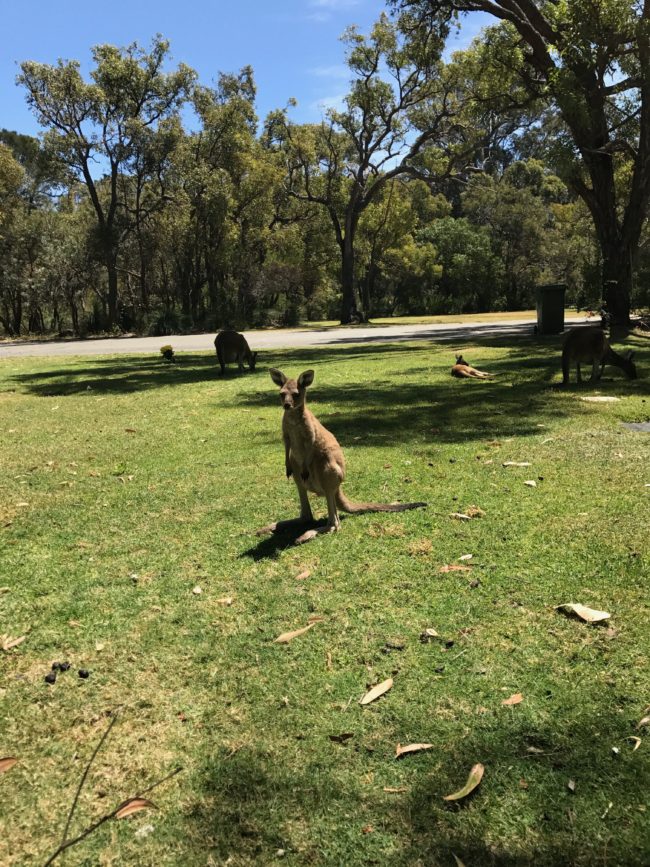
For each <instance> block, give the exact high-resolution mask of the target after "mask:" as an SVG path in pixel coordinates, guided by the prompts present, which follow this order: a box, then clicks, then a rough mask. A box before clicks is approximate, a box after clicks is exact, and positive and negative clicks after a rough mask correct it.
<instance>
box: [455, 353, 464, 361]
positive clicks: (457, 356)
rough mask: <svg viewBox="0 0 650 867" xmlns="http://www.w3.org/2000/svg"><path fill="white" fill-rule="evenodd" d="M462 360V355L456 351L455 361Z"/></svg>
mask: <svg viewBox="0 0 650 867" xmlns="http://www.w3.org/2000/svg"><path fill="white" fill-rule="evenodd" d="M462 360H463V356H462V355H458V353H456V361H462Z"/></svg>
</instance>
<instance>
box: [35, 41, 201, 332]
mask: <svg viewBox="0 0 650 867" xmlns="http://www.w3.org/2000/svg"><path fill="white" fill-rule="evenodd" d="M168 52H169V43H168V42H167V41H166V40H164V39H163V38H162V37H160V36H158V37H156V38H155V39H154V41H153V44H152V47H151V51H150V52H148V53H147V52H146V51H144V50H143V49H141V48H140V47H138V45H137V44H136V43H133V44H132V45H129V46H128V47H127V48H117V47H115V46H113V45H98V46H96V47H95V48H93V50H92V56H93V60H94V62H95V68H94V69H93V70H92V72H91V79H92V83H88V82H86V81H84V79H83V78H82V76H81V73H80V71H79V63H78V62H76V61H62V60H60V61H59V62H58V64H57V65H56V66H51V65H48V64H44V63H36V62H35V61H27V62H25V63H23V64H21V69H22V72H21V74H20V75H19V76H18V82H19V83H20V84H22V85H23V86H24V87H25V88H26V89H27V102H28V104H29V105H30V107H31V108H32V110H33V111H34V113H35V114H36V117H37V118H38V120H39V123H41V125H42V126H44V127H45V128H46V129H47V133H46V137H45V140H46V143H47V146H48V147H49V148H50V149H51V151H52V152H53V154H55V155H56V157H58V158H59V159H60V160H61V161H62V162H63V163H64V164H65V165H67V166H68V167H69V168H70V170H71V171H72V172H73V173H74V174H75V175H76V176H78V177H79V178H80V179H81V180H83V182H84V183H85V184H86V186H87V188H88V194H89V196H90V200H91V202H92V205H93V208H94V211H95V216H96V219H97V232H98V242H99V248H100V250H101V255H102V260H103V264H104V266H105V268H106V275H107V281H108V292H107V308H108V326H109V327H112V326H114V325H116V324H117V320H118V257H119V252H120V232H119V219H118V218H119V216H120V215H119V208H120V201H121V195H120V190H119V179H120V175H121V174H123V173H125V174H129V173H130V172H131V170H132V168H133V164H134V162H136V161H137V160H138V158H139V147H140V146H141V145H142V143H143V141H146V139H147V136H146V134H145V133H146V132H148V131H151V130H154V129H156V128H157V127H158V126H159V125H160V124H161V123H162V122H164V121H165V120H166V119H168V118H170V117H173V116H175V115H177V114H178V112H179V110H180V107H181V105H182V103H183V101H184V100H185V98H186V97H187V94H188V91H189V88H190V86H191V84H192V82H193V81H194V78H195V73H194V72H193V71H192V70H191V69H190V68H189V67H187V66H185V65H184V64H181V65H180V66H179V67H178V69H177V70H176V71H174V72H171V73H166V72H164V71H163V65H164V63H165V60H166V59H167V56H168ZM96 165H99V166H101V167H105V168H106V181H107V183H105V184H100V183H99V182H98V180H97V178H96V177H95V175H94V172H95V171H96V168H95V167H96Z"/></svg>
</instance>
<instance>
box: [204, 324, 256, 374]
mask: <svg viewBox="0 0 650 867" xmlns="http://www.w3.org/2000/svg"><path fill="white" fill-rule="evenodd" d="M214 345H215V348H216V350H217V358H218V359H219V364H220V365H221V373H222V374H223V373H225V372H226V364H228V363H229V362H231V361H236V362H237V364H238V365H239V372H240V373H243V372H244V360H246V361H247V362H248V366H249V368H250V369H251V370H255V362H256V361H257V352H251V350H250V347H249V345H248V343H247V342H246V338H245V337H244V335H243V334H239V333H238V332H237V331H220V332H219V333H218V334H217V336H216V337H215V338H214Z"/></svg>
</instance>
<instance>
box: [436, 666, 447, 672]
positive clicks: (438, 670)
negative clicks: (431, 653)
mask: <svg viewBox="0 0 650 867" xmlns="http://www.w3.org/2000/svg"><path fill="white" fill-rule="evenodd" d="M444 670H445V667H444V665H437V666H436V671H437V672H438V674H442V672H443V671H444Z"/></svg>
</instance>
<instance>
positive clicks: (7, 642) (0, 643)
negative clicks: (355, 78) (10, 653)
mask: <svg viewBox="0 0 650 867" xmlns="http://www.w3.org/2000/svg"><path fill="white" fill-rule="evenodd" d="M26 638H27V636H26V635H20V636H19V637H18V638H12V637H11V635H0V647H2V649H3V650H11V648H12V647H18V645H19V644H22V643H23V641H24V640H25V639H26Z"/></svg>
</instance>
